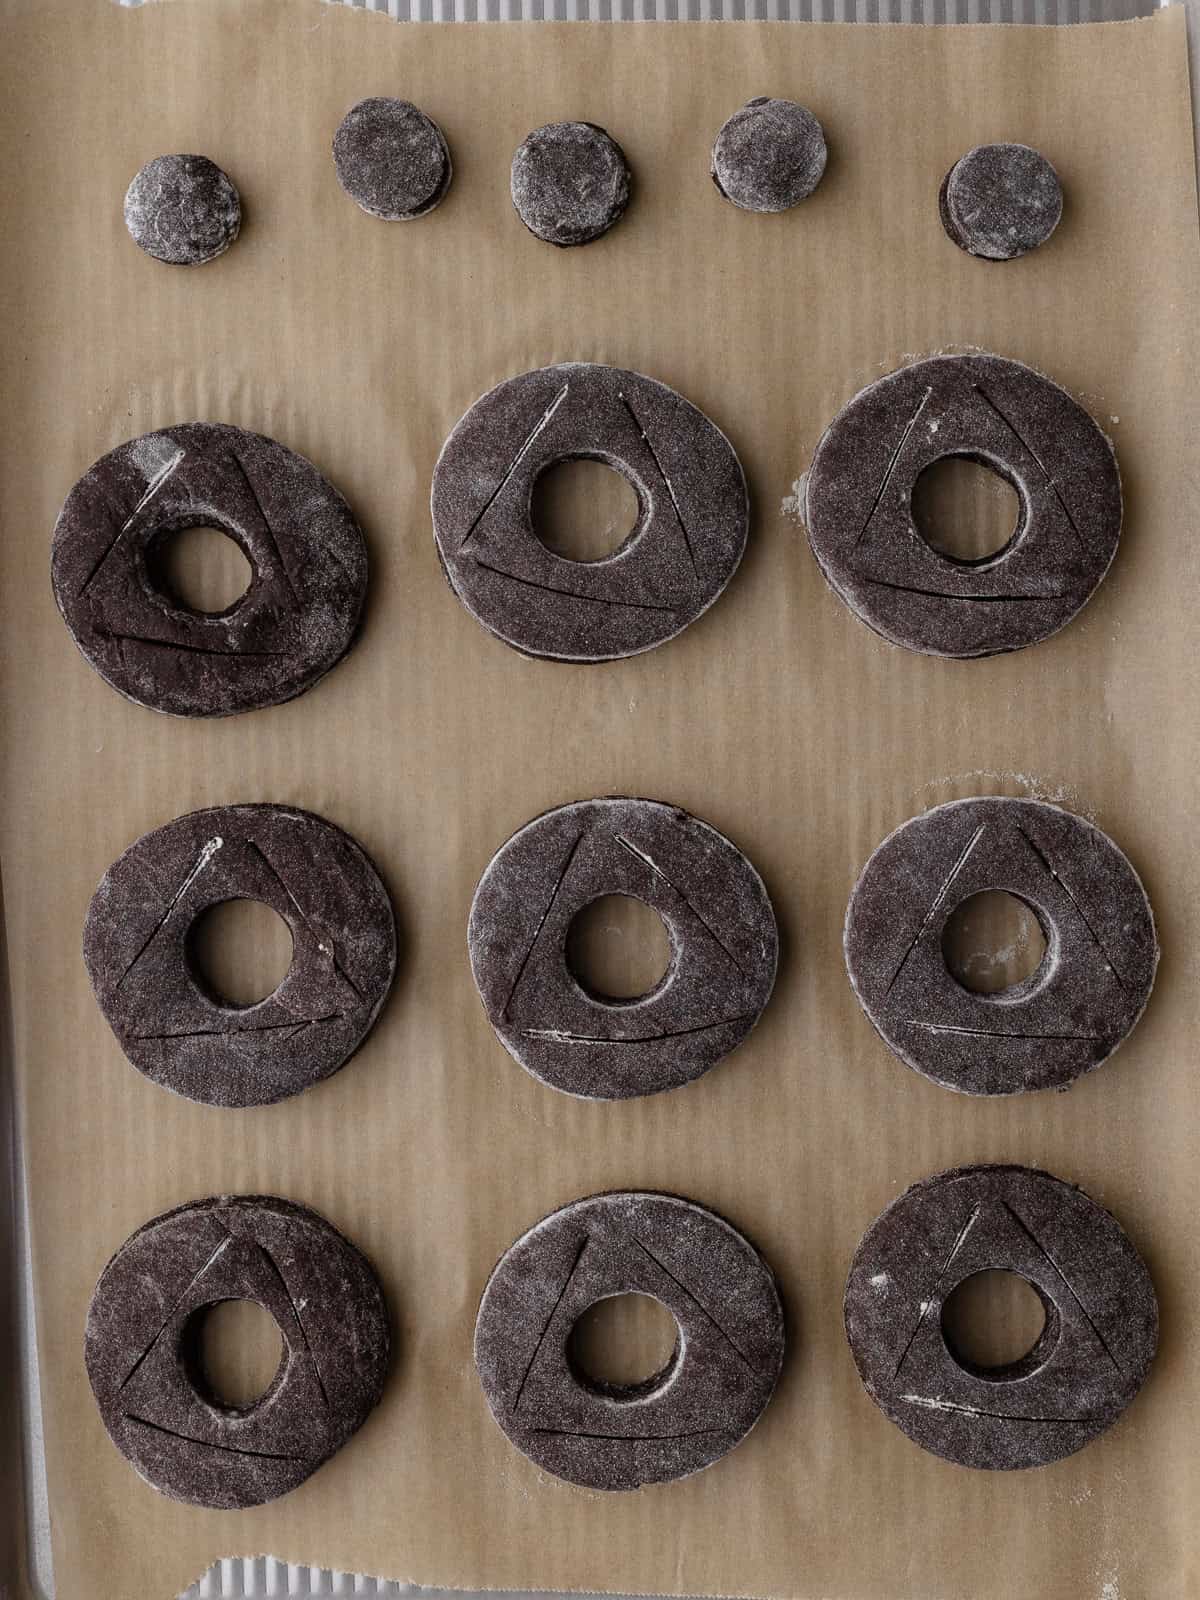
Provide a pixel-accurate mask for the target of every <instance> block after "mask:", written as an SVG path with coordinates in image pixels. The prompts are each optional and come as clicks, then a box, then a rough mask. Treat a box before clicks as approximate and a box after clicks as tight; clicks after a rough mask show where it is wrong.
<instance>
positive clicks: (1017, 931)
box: [942, 889, 1046, 995]
mask: <svg viewBox="0 0 1200 1600" xmlns="http://www.w3.org/2000/svg"><path fill="white" fill-rule="evenodd" d="M942 958H943V960H944V961H945V963H946V970H947V971H948V972H949V974H950V976H951V977H952V978H953V979H954V980H955V982H956V983H958V984H961V986H962V987H963V988H964V989H967V990H969V991H970V992H971V993H972V994H983V995H994V994H1003V993H1004V992H1005V991H1006V990H1008V989H1014V988H1016V987H1017V986H1018V985H1019V984H1023V983H1027V982H1028V981H1029V980H1030V979H1031V978H1032V977H1033V976H1034V974H1035V973H1036V972H1037V971H1038V970H1039V968H1040V967H1041V965H1042V963H1043V961H1044V960H1045V959H1046V935H1045V932H1044V930H1043V928H1042V924H1041V922H1040V920H1039V918H1038V915H1037V912H1036V911H1035V910H1034V909H1033V907H1032V906H1031V905H1029V904H1028V903H1027V902H1026V901H1024V900H1021V899H1019V898H1018V897H1017V896H1016V895H1015V894H1009V893H1008V892H1007V891H1006V890H1004V889H983V890H981V891H980V892H979V893H978V894H972V895H968V896H967V898H966V899H965V900H960V901H959V903H958V904H957V905H956V906H955V908H954V910H953V911H952V912H951V913H950V915H949V916H948V917H947V919H946V925H945V927H944V928H943V930H942Z"/></svg>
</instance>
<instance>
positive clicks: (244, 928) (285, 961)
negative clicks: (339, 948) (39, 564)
mask: <svg viewBox="0 0 1200 1600" xmlns="http://www.w3.org/2000/svg"><path fill="white" fill-rule="evenodd" d="M186 949H187V958H188V965H189V967H190V968H191V972H192V976H193V977H194V978H195V979H196V981H197V982H198V983H199V985H200V987H201V989H203V990H204V991H205V993H206V994H208V995H209V996H210V998H212V999H214V1000H215V1001H216V1002H217V1004H218V1005H222V1006H228V1007H230V1008H232V1009H234V1010H245V1009H246V1008H247V1007H248V1006H254V1005H258V1003H259V1002H260V1001H262V1000H265V999H266V998H267V996H268V995H272V994H274V993H275V991H276V989H278V988H279V985H280V984H281V983H282V982H283V980H284V979H285V978H286V977H287V974H288V969H289V968H290V967H291V964H292V956H293V952H294V947H293V942H292V932H291V929H290V928H289V927H288V925H287V923H286V922H285V921H284V920H283V918H282V917H281V916H280V915H279V914H278V912H276V911H274V910H273V909H272V908H271V907H270V906H268V905H265V904H264V903H263V902H262V901H261V900H220V901H218V902H217V904H216V905H211V906H209V907H208V908H207V909H206V910H204V911H202V912H201V913H200V915H199V916H198V917H197V918H196V920H195V922H193V923H192V925H191V927H190V928H189V929H188V933H187V941H186Z"/></svg>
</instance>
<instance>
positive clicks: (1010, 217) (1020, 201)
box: [938, 144, 1063, 261]
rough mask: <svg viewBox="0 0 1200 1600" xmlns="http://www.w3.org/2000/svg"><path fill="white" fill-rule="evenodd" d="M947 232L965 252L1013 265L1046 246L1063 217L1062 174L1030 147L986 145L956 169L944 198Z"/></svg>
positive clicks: (945, 182)
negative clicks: (1019, 259) (1060, 177)
mask: <svg viewBox="0 0 1200 1600" xmlns="http://www.w3.org/2000/svg"><path fill="white" fill-rule="evenodd" d="M938 209H939V211H940V213H941V218H942V226H943V227H944V228H945V230H946V233H947V235H948V236H949V237H950V238H951V239H952V240H953V241H954V243H955V244H956V245H957V246H958V247H959V249H960V250H965V251H966V252H967V254H968V255H972V256H980V257H982V258H983V259H984V260H986V261H1012V260H1015V259H1016V257H1017V256H1023V255H1026V254H1028V252H1029V251H1030V250H1036V249H1037V247H1038V245H1041V244H1045V242H1046V240H1047V239H1049V237H1050V235H1051V234H1052V233H1053V232H1054V230H1055V228H1057V227H1058V224H1059V220H1060V219H1061V217H1062V209H1063V193H1062V184H1061V183H1060V182H1059V177H1058V173H1057V172H1056V171H1055V170H1054V168H1053V166H1052V165H1051V164H1050V162H1049V161H1047V159H1046V157H1045V156H1044V155H1042V154H1041V152H1040V151H1038V150H1033V149H1031V148H1030V147H1029V145H1027V144H981V145H977V146H976V147H975V149H974V150H968V151H967V153H966V155H965V156H962V157H960V158H959V160H958V161H956V162H955V164H954V165H953V166H952V167H951V168H950V171H949V172H948V173H947V174H946V176H945V178H944V179H943V180H942V187H941V189H940V191H939V193H938Z"/></svg>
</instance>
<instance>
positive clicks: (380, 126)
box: [333, 96, 452, 222]
mask: <svg viewBox="0 0 1200 1600" xmlns="http://www.w3.org/2000/svg"><path fill="white" fill-rule="evenodd" d="M333 164H334V169H335V171H336V172H337V179H338V182H339V183H340V184H341V186H342V188H343V189H344V190H345V191H346V193H347V194H348V195H349V196H350V198H351V199H352V200H353V201H354V203H355V205H356V206H358V207H359V208H360V210H362V211H365V212H367V214H368V215H369V216H372V217H380V218H382V220H383V221H384V222H408V221H411V220H412V219H413V218H414V217H423V216H425V215H426V213H427V212H430V211H432V210H433V208H434V206H436V205H437V204H438V203H439V202H440V201H441V200H442V199H443V197H444V196H445V194H446V191H447V189H448V188H449V187H450V179H451V176H452V168H451V164H450V150H449V146H448V145H447V144H446V140H445V136H444V135H443V133H442V130H441V129H440V128H439V127H438V125H437V123H436V122H434V121H433V119H432V118H431V117H427V116H426V115H425V113H424V112H423V111H421V110H420V109H419V108H418V107H417V106H414V105H412V104H411V103H410V102H409V101H407V100H393V99H389V98H387V97H385V96H375V97H373V98H371V99H368V100H360V101H359V102H358V104H357V105H354V106H351V108H350V110H349V111H347V113H346V115H345V116H344V117H343V118H342V120H341V122H340V123H339V124H338V128H337V132H336V133H335V134H334V136H333Z"/></svg>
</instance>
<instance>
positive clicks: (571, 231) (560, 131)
mask: <svg viewBox="0 0 1200 1600" xmlns="http://www.w3.org/2000/svg"><path fill="white" fill-rule="evenodd" d="M629 184H630V178H629V164H628V162H627V161H626V160H625V152H624V151H623V150H622V149H621V146H620V145H619V144H618V143H617V141H616V140H615V139H614V138H613V137H612V135H611V134H609V133H606V132H605V130H604V129H603V128H598V127H597V126H596V125H595V123H593V122H551V123H549V124H548V125H547V126H546V127H544V128H535V129H534V130H533V132H532V133H531V134H530V135H529V136H528V137H527V138H526V139H525V140H524V142H523V143H522V144H519V145H518V146H517V150H516V154H515V155H514V156H513V159H512V203H513V205H514V206H515V208H516V212H517V215H518V216H519V217H520V219H521V221H522V222H523V223H524V224H525V226H526V227H527V228H528V229H529V231H530V233H532V234H536V236H537V237H538V238H539V239H544V240H545V241H546V243H547V244H556V245H560V246H566V245H574V244H590V243H591V241H592V240H593V239H598V238H599V237H600V235H601V234H602V233H607V232H608V230H609V229H610V228H611V227H612V226H613V224H614V223H616V222H620V220H621V218H622V217H623V216H624V215H625V207H626V206H627V205H628V204H629Z"/></svg>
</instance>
